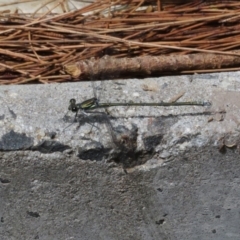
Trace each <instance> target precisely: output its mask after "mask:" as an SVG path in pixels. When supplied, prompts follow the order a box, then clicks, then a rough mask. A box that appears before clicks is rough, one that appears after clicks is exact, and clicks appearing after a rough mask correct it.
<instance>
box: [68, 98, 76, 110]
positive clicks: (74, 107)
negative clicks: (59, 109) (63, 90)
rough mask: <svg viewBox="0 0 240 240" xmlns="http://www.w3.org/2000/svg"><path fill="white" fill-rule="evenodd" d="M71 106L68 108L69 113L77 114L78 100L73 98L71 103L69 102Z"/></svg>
mask: <svg viewBox="0 0 240 240" xmlns="http://www.w3.org/2000/svg"><path fill="white" fill-rule="evenodd" d="M69 103H70V105H69V107H68V110H69V111H72V112H76V111H77V107H76V99H74V98H72V99H71V100H70V101H69Z"/></svg>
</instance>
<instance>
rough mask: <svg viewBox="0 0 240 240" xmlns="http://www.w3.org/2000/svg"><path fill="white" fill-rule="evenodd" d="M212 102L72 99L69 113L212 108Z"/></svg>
mask: <svg viewBox="0 0 240 240" xmlns="http://www.w3.org/2000/svg"><path fill="white" fill-rule="evenodd" d="M210 105H211V103H210V102H204V101H190V102H158V103H156V102H155V103H153V102H152V103H148V102H142V103H135V102H125V103H124V102H122V103H100V102H99V100H98V99H97V98H95V97H94V98H90V99H87V100H85V101H83V102H81V103H76V99H74V98H72V99H71V100H70V105H69V107H68V110H69V111H72V112H75V113H76V115H77V113H78V112H79V111H83V112H84V111H89V110H93V109H97V108H108V107H117V106H142V107H143V106H159V107H160V106H162V107H168V106H210Z"/></svg>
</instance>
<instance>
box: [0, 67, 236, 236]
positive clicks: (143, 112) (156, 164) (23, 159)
mask: <svg viewBox="0 0 240 240" xmlns="http://www.w3.org/2000/svg"><path fill="white" fill-rule="evenodd" d="M239 79H240V72H233V73H221V74H206V75H194V76H174V77H173V76H171V77H161V78H149V79H143V80H138V79H132V80H118V81H106V82H105V83H104V84H103V85H100V83H98V82H97V83H96V85H97V86H98V87H97V89H100V90H99V91H98V92H101V94H100V101H101V102H121V101H124V102H129V101H131V100H132V101H136V102H141V101H142V102H156V101H157V102H160V101H170V100H171V99H174V98H177V96H180V95H181V94H182V93H184V95H183V96H182V97H181V98H180V99H179V100H178V101H185V100H205V101H207V100H208V101H211V102H212V106H211V107H199V106H185V107H166V108H163V107H117V108H116V107H113V108H109V109H108V110H107V112H106V114H107V115H108V116H109V119H110V120H108V119H107V118H106V117H105V116H106V114H100V113H95V114H93V113H92V114H87V116H86V115H79V117H78V118H77V119H76V122H74V123H73V120H74V114H73V113H72V114H70V113H67V109H68V105H69V99H71V98H76V99H77V101H78V102H81V101H83V100H86V99H88V98H91V97H92V96H93V93H92V86H91V84H90V83H89V82H78V83H66V84H52V85H22V86H1V88H0V102H1V106H2V107H1V108H0V138H1V139H0V149H1V151H0V203H1V204H0V236H1V239H3V240H9V239H14V240H15V239H24V240H25V239H41V240H53V239H64V240H65V239H66V240H67V239H69V240H70V239H74V240H75V239H83V240H85V239H86V240H88V239H104V240H105V239H150V240H152V239H154V240H155V239H171V240H175V239H191V240H197V239H199V240H200V239H204V240H208V239H217V240H219V239H220V240H221V239H231V240H232V239H234V240H235V239H236V240H237V239H240V228H239V224H240V216H239V214H240V200H239V199H240V198H239V197H240V187H239V181H240V179H239V172H240V161H239V160H240V159H239V146H240V145H239V143H240V142H239V135H240V134H239V130H240V128H239V122H240V113H239V111H240V108H239V107H240V102H239V94H240V93H239V91H240V80H239ZM66 113H67V115H65V114H66ZM110 124H111V125H110ZM111 129H112V130H113V132H112V134H111V133H110V132H111V131H110V130H111ZM118 143H119V145H120V146H119V145H118Z"/></svg>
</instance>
